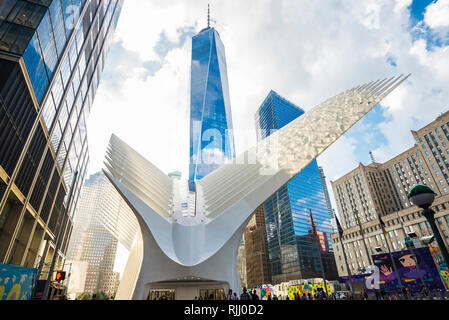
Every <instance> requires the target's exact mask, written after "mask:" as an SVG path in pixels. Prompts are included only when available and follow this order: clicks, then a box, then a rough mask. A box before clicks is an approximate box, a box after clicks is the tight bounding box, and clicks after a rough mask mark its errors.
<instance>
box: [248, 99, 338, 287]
mask: <svg viewBox="0 0 449 320" xmlns="http://www.w3.org/2000/svg"><path fill="white" fill-rule="evenodd" d="M304 113H305V112H304V110H302V109H301V108H299V107H297V106H296V105H294V104H293V103H291V102H289V101H288V100H286V99H284V98H283V97H281V96H280V95H278V94H277V93H276V92H274V91H271V92H270V93H269V95H268V97H267V98H266V99H265V101H264V102H263V104H262V105H261V107H260V108H259V110H258V112H257V113H256V130H257V135H258V140H259V141H260V140H262V139H265V138H266V137H268V136H269V135H271V134H272V133H273V131H276V130H279V129H281V128H283V127H284V126H286V125H287V124H289V123H290V122H291V121H293V120H295V119H296V118H298V117H300V116H301V115H303V114H304ZM264 210H265V219H266V230H267V239H268V241H267V242H268V253H269V261H270V269H271V275H272V281H273V283H274V284H277V283H281V282H287V281H290V280H300V279H310V278H322V277H323V272H322V271H323V268H324V271H325V275H326V278H327V279H328V280H330V279H336V277H337V268H336V266H335V261H334V257H333V253H332V248H331V241H330V235H331V233H332V232H333V229H332V225H331V222H330V216H329V213H330V212H331V211H330V210H329V209H328V206H327V203H326V198H325V193H324V189H323V184H322V179H321V175H320V171H319V169H318V164H317V161H316V160H314V161H313V162H312V163H311V164H310V165H309V166H308V167H306V168H305V169H304V170H303V171H302V172H300V173H299V174H298V175H297V176H295V177H294V178H293V179H292V180H291V181H290V182H289V183H288V184H287V185H286V186H284V187H283V188H281V189H280V190H279V191H278V192H277V193H276V194H275V195H273V196H272V197H271V198H270V199H269V200H267V201H266V202H265V203H264ZM322 266H323V267H322Z"/></svg>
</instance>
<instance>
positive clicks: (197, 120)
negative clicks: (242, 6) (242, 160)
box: [189, 28, 235, 191]
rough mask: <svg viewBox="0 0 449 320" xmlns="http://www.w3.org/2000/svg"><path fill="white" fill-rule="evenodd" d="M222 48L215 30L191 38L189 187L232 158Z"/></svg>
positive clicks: (230, 122) (229, 116)
mask: <svg viewBox="0 0 449 320" xmlns="http://www.w3.org/2000/svg"><path fill="white" fill-rule="evenodd" d="M232 129H233V126H232V115H231V103H230V98H229V86H228V74H227V67H226V56H225V48H224V46H223V43H222V42H221V40H220V35H219V34H218V32H217V31H216V30H215V29H214V28H206V29H203V30H202V31H201V32H200V33H199V34H198V35H196V36H195V37H193V39H192V67H191V94H190V168H189V188H190V191H194V190H195V183H194V181H195V180H201V179H202V178H204V177H205V176H206V175H207V174H209V173H211V172H212V171H214V170H215V169H217V168H218V167H220V166H221V165H222V164H223V163H224V162H225V161H226V159H229V160H230V159H233V158H234V157H235V148H234V135H233V132H232Z"/></svg>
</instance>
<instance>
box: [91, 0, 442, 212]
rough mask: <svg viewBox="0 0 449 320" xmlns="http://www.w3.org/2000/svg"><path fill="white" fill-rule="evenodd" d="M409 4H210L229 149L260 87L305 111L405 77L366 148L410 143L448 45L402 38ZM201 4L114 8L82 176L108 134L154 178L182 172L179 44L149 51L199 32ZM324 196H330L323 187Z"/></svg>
mask: <svg viewBox="0 0 449 320" xmlns="http://www.w3.org/2000/svg"><path fill="white" fill-rule="evenodd" d="M410 3H411V1H410V0H397V1H391V0H366V1H328V0H322V1H294V0H262V1H260V0H258V1H255V0H252V1H223V0H222V1H218V0H217V1H214V2H213V3H212V8H211V9H212V17H213V18H214V19H215V20H217V26H218V27H217V29H218V31H219V33H220V36H221V38H222V40H223V43H224V45H225V47H226V56H227V65H228V78H229V85H230V95H231V105H232V114H233V122H234V134H235V139H236V151H237V153H240V152H243V151H244V150H245V149H246V147H247V146H249V145H252V144H254V143H255V141H256V133H255V125H254V114H255V112H256V110H257V108H258V107H259V106H260V104H261V103H262V102H263V100H264V99H265V97H266V95H267V94H268V93H269V91H270V90H271V89H273V90H275V91H277V92H278V93H279V94H281V95H283V96H285V97H286V98H287V99H289V100H290V101H292V102H294V103H296V104H298V105H299V106H301V107H303V108H304V109H306V110H308V109H310V108H311V107H313V106H314V105H316V104H318V103H320V102H322V101H324V100H325V99H327V98H329V97H331V96H333V95H335V94H337V93H339V92H341V91H343V90H345V89H347V88H351V87H354V86H356V85H359V84H360V83H364V82H369V81H371V80H373V79H378V78H383V77H391V76H393V75H396V74H400V73H408V72H412V73H413V76H412V78H411V79H410V81H409V82H408V83H407V84H405V85H404V86H402V87H401V88H400V89H399V90H397V91H396V92H394V93H393V94H392V95H391V96H390V97H389V98H388V99H387V100H385V102H384V103H383V112H384V113H385V115H386V117H387V119H388V120H387V121H385V122H384V123H382V124H381V125H379V126H378V128H377V129H376V128H369V129H368V130H372V131H373V132H374V133H376V134H379V133H381V134H383V135H384V136H385V138H386V140H387V143H386V144H384V145H382V146H381V147H380V148H379V149H378V150H374V151H375V154H376V158H378V159H377V160H378V161H384V160H387V159H388V158H391V157H393V156H395V155H397V154H399V153H401V152H402V151H404V150H405V149H406V148H409V147H411V146H412V144H413V139H412V137H411V134H410V130H411V129H415V130H416V129H419V128H420V126H423V125H425V124H426V123H427V122H430V121H432V120H433V119H434V118H435V117H436V116H437V115H438V114H439V113H441V112H443V111H446V109H447V106H448V97H449V56H448V55H449V50H446V49H447V47H443V48H439V47H435V48H434V49H432V51H427V50H426V43H425V42H424V40H420V41H415V42H414V41H413V38H412V36H411V35H410V33H409V30H408V25H409V17H410V12H409V9H408V6H409V4H410ZM444 3H447V1H442V0H440V1H438V3H436V4H433V5H432V6H436V5H437V4H438V5H439V6H442V5H443V4H444ZM206 9H207V1H206V0H201V1H189V3H188V4H187V3H185V2H179V1H175V0H169V1H155V0H153V1H151V0H146V1H144V0H127V1H125V5H124V9H123V14H122V17H121V18H120V22H119V31H118V34H117V41H122V43H123V47H124V48H125V49H126V50H125V51H124V52H123V56H121V57H119V58H120V59H118V58H117V59H114V61H110V60H109V61H108V63H107V70H113V71H114V73H112V74H113V75H114V77H116V78H115V79H106V80H105V81H103V82H102V84H101V85H100V89H99V91H98V94H97V98H96V101H95V105H94V108H93V113H92V116H91V119H90V122H89V139H90V141H89V143H90V153H91V171H96V170H98V169H100V166H101V162H102V160H103V158H104V151H105V149H106V144H107V141H108V140H109V137H110V134H111V133H112V132H114V133H116V134H118V135H119V137H121V138H123V139H124V140H125V141H126V142H128V143H129V144H130V145H131V146H132V147H134V148H135V149H137V150H138V151H139V152H141V153H142V154H143V155H144V156H145V157H147V158H148V159H149V160H150V161H152V162H154V163H155V164H156V165H158V166H160V167H161V168H162V169H163V170H164V171H166V172H168V171H174V170H181V171H183V175H184V178H186V177H187V175H188V169H187V167H188V159H189V155H188V148H189V128H188V126H189V101H190V99H189V79H190V75H189V73H190V56H191V52H190V40H189V39H188V41H186V43H185V44H184V46H183V47H182V48H174V49H172V50H170V51H169V53H168V55H167V56H166V57H162V58H161V57H159V56H158V55H157V54H156V52H155V51H154V46H155V45H156V44H157V43H158V41H159V40H160V35H161V33H162V32H165V34H166V36H167V37H168V39H169V40H170V41H172V42H176V40H177V37H179V36H180V31H179V30H180V28H184V27H186V26H190V27H194V28H195V29H196V30H197V31H199V30H200V29H202V28H203V27H205V25H206ZM443 9H444V8H443ZM443 9H441V10H443ZM433 10H434V9H432V7H429V9H428V10H427V13H426V18H427V17H429V18H428V19H431V20H432V21H433V22H431V23H433V25H434V26H435V25H436V24H439V25H442V24H443V22H438V21H439V20H438V19H437V18H435V17H433V18H432V17H431V16H432V15H433V14H434V13H432V11H433ZM426 23H429V22H427V20H426ZM389 57H393V58H394V60H395V62H396V64H397V67H396V68H395V67H393V66H392V65H390V64H389V63H388V62H387V59H388V58H389ZM148 61H156V62H157V63H158V65H159V66H160V70H158V71H157V72H155V73H154V74H153V73H149V72H148V69H145V68H144V62H148ZM112 62H113V63H112ZM373 132H370V133H373ZM356 145H357V142H356V141H354V140H352V139H348V138H347V137H343V138H342V139H341V140H340V141H339V142H337V143H336V144H335V145H334V146H332V147H331V148H330V149H329V150H328V151H327V152H326V153H325V154H323V155H322V156H321V157H320V158H319V159H318V160H319V164H320V165H322V166H323V167H324V170H325V172H326V175H327V176H328V178H329V179H332V180H334V179H336V178H338V177H340V176H342V175H343V174H345V173H347V172H348V171H350V170H352V169H354V168H355V167H356V166H357V165H358V163H359V160H360V159H357V158H356V157H355V155H354V153H355V152H356ZM329 190H330V192H331V199H332V200H333V195H332V190H331V188H330V185H329ZM334 208H336V207H335V204H334Z"/></svg>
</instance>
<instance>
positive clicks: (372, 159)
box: [369, 151, 376, 163]
mask: <svg viewBox="0 0 449 320" xmlns="http://www.w3.org/2000/svg"><path fill="white" fill-rule="evenodd" d="M369 155H370V157H371V161H372V162H373V163H374V162H376V159H375V158H374V153H373V152H372V151H370V152H369Z"/></svg>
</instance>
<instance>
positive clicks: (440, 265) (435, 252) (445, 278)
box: [430, 247, 449, 290]
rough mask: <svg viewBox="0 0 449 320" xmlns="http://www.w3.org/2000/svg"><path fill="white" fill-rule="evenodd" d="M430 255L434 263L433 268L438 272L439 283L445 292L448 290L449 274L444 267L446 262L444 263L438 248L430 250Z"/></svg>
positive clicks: (446, 267)
mask: <svg viewBox="0 0 449 320" xmlns="http://www.w3.org/2000/svg"><path fill="white" fill-rule="evenodd" d="M430 254H431V255H432V257H433V260H434V262H435V266H436V267H437V269H438V272H439V274H440V279H441V282H442V283H443V285H444V288H445V289H446V290H449V272H448V266H447V265H446V262H445V261H444V258H443V255H442V254H441V251H440V248H434V247H432V248H430Z"/></svg>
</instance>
